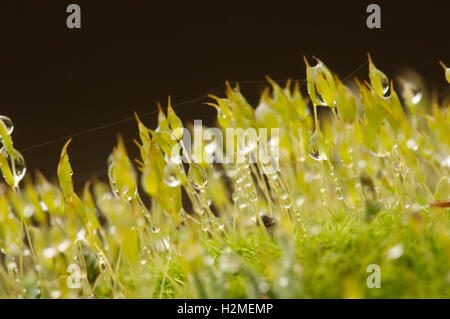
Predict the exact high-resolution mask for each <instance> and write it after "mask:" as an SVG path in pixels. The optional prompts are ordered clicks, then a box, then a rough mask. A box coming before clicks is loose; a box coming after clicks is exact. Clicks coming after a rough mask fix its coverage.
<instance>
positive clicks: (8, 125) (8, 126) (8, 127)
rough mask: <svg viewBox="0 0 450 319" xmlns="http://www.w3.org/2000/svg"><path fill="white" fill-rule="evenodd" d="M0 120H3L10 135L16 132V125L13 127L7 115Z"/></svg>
mask: <svg viewBox="0 0 450 319" xmlns="http://www.w3.org/2000/svg"><path fill="white" fill-rule="evenodd" d="M0 120H2V121H3V123H5V126H6V129H7V130H8V134H9V135H11V133H12V132H13V130H14V125H13V122H12V120H11V119H10V118H9V117H7V116H5V115H0Z"/></svg>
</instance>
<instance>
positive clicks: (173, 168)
mask: <svg viewBox="0 0 450 319" xmlns="http://www.w3.org/2000/svg"><path fill="white" fill-rule="evenodd" d="M178 174H179V168H178V167H177V165H175V164H174V163H172V162H168V163H167V165H166V167H164V170H163V179H164V183H165V184H166V185H167V186H169V187H177V186H179V185H180V184H181V180H180V179H179V178H178V176H179V175H178Z"/></svg>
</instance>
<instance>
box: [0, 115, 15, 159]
mask: <svg viewBox="0 0 450 319" xmlns="http://www.w3.org/2000/svg"><path fill="white" fill-rule="evenodd" d="M9 134H10V130H9V129H8V126H7V125H6V124H5V122H3V120H2V119H0V139H1V142H2V144H3V145H4V147H5V148H6V150H7V151H8V154H9V155H10V156H11V155H12V156H14V153H15V152H14V148H13V142H12V139H11V135H9Z"/></svg>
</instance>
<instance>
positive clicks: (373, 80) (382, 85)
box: [368, 55, 389, 96]
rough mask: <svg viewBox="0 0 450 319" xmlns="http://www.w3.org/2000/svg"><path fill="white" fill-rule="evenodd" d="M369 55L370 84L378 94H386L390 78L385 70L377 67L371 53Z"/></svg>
mask: <svg viewBox="0 0 450 319" xmlns="http://www.w3.org/2000/svg"><path fill="white" fill-rule="evenodd" d="M368 57H369V78H370V84H371V85H372V88H373V89H374V90H375V92H376V93H377V94H378V95H380V96H385V95H386V93H387V92H388V91H389V79H388V77H387V76H386V75H385V74H384V73H383V72H381V71H380V70H378V69H377V68H376V67H375V65H374V64H373V61H372V58H371V57H370V55H369V56H368Z"/></svg>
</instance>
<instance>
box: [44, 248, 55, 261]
mask: <svg viewBox="0 0 450 319" xmlns="http://www.w3.org/2000/svg"><path fill="white" fill-rule="evenodd" d="M42 255H44V257H45V258H48V259H50V258H53V257H55V255H56V249H55V248H53V247H47V248H45V249H44V250H43V251H42Z"/></svg>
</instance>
